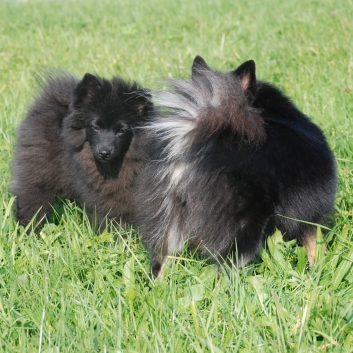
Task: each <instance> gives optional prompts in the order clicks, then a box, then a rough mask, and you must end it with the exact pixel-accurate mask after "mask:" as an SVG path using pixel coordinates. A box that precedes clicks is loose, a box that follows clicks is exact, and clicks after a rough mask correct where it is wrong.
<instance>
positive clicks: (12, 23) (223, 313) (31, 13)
mask: <svg viewBox="0 0 353 353" xmlns="http://www.w3.org/2000/svg"><path fill="white" fill-rule="evenodd" d="M352 19H353V1H352V0H343V1H334V0H308V1H294V0H291V1H280V0H269V1H262V0H253V1H237V2H236V1H231V0H207V1H206V0H196V1H193V0H190V1H181V0H174V1H169V2H167V1H163V0H146V1H137V0H118V1H113V0H110V1H109V0H100V1H93V0H72V1H59V0H52V1H49V0H47V1H44V0H43V1H38V0H27V1H0V93H1V94H0V352H30V353H31V352H43V353H44V352H45V353H59V352H81V353H82V352H215V353H218V352H242V353H245V352H305V353H306V352H353V265H352V264H353V39H352V38H353V36H352V33H353V21H352ZM196 54H200V55H202V56H203V57H204V58H205V60H206V61H207V63H208V64H209V65H210V66H213V67H216V68H218V69H221V70H230V69H232V68H236V67H237V66H238V65H239V64H241V63H242V62H243V61H245V60H249V59H254V60H255V62H256V65H257V76H258V77H259V78H261V79H263V80H266V81H269V82H272V83H274V84H276V85H277V86H278V87H280V88H281V89H282V90H283V91H284V92H285V93H286V94H287V95H289V96H290V97H291V98H292V99H293V101H294V102H295V103H296V104H297V105H298V107H299V108H301V109H302V110H303V111H304V112H305V113H306V114H308V115H309V116H310V117H312V118H313V120H314V121H315V122H316V123H317V124H318V125H319V126H320V127H321V128H322V129H323V131H324V133H325V135H326V137H327V139H328V141H329V144H330V146H331V147H332V149H333V151H334V153H335V156H336V158H337V168H338V173H339V190H338V193H337V198H336V205H335V210H334V214H333V215H332V219H331V220H330V222H329V223H328V224H326V225H325V226H326V227H327V228H329V229H328V230H327V229H322V232H321V230H320V229H318V234H319V238H318V239H319V242H318V243H319V244H318V260H317V262H316V264H315V265H314V266H313V267H309V265H308V264H307V262H306V254H305V250H304V249H303V248H302V247H300V246H298V245H297V244H296V243H295V241H291V242H286V243H284V242H283V241H282V237H281V234H278V233H276V234H275V235H274V237H272V238H270V239H269V240H268V242H267V244H266V246H265V248H264V249H263V250H262V251H261V254H260V256H259V257H258V258H257V259H256V260H255V261H254V262H253V263H251V264H249V265H247V266H246V267H244V268H243V269H241V270H239V271H237V272H235V271H233V272H232V274H231V276H227V275H226V274H225V273H224V274H221V275H219V274H218V272H217V268H216V267H215V266H214V265H212V264H210V263H208V262H207V261H206V260H205V259H203V258H201V257H199V256H197V254H193V253H190V252H188V251H186V250H185V251H184V252H183V254H182V255H181V256H180V257H175V258H171V259H170V260H169V261H168V264H167V267H166V269H165V271H164V278H163V279H157V280H151V279H150V278H149V260H148V254H147V252H146V250H145V249H144V247H143V246H142V245H141V241H140V236H139V234H138V233H137V232H136V231H135V230H133V229H126V230H125V231H118V230H116V231H115V232H111V233H109V232H105V233H103V234H102V235H100V236H98V235H97V234H95V233H94V232H93V231H92V229H91V227H90V224H89V222H88V220H87V216H86V214H85V212H84V210H82V209H81V208H79V207H78V206H77V205H76V204H75V203H74V202H72V201H68V200H61V199H58V200H57V202H56V205H55V209H54V212H53V214H52V216H51V217H50V219H49V221H48V223H47V224H46V225H45V226H44V228H43V230H42V232H41V233H40V236H35V235H34V234H30V235H26V234H25V233H24V229H23V228H22V227H20V226H19V225H18V224H17V223H16V222H15V220H14V217H13V215H12V206H13V202H14V198H13V197H12V195H11V194H9V192H8V186H9V183H10V180H11V160H12V156H13V150H14V144H15V141H16V128H17V126H18V125H19V123H20V121H21V120H22V119H23V117H24V115H25V112H26V107H27V104H29V103H30V102H31V99H32V98H31V95H32V94H33V93H35V91H36V87H37V85H36V80H35V73H37V72H38V71H40V70H42V69H43V68H51V67H55V68H61V69H66V70H68V71H70V72H72V73H74V74H75V75H77V76H79V77H82V76H83V75H84V73H85V72H91V73H97V74H99V75H101V76H105V77H108V78H109V77H111V76H112V75H121V76H123V77H124V78H127V79H134V80H137V81H138V82H139V83H140V84H142V85H143V86H146V87H151V88H157V87H161V86H162V85H163V78H164V77H188V76H189V75H190V66H191V63H192V59H193V58H194V56H195V55H196ZM322 233H323V236H322ZM116 237H117V238H118V241H116V240H115V239H116ZM323 239H324V240H325V243H326V246H324V244H323Z"/></svg>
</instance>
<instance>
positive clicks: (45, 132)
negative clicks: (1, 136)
mask: <svg viewBox="0 0 353 353" xmlns="http://www.w3.org/2000/svg"><path fill="white" fill-rule="evenodd" d="M150 110H151V103H150V99H149V98H148V93H147V92H146V91H145V90H143V89H141V88H140V87H139V86H138V85H137V84H136V83H134V82H133V83H127V82H125V81H124V80H122V79H121V78H120V77H114V78H112V79H111V80H110V81H108V80H105V79H102V78H100V77H97V76H94V75H91V74H86V75H85V76H84V77H83V79H82V80H78V79H77V78H75V77H74V76H72V75H70V74H68V73H63V72H58V73H55V74H54V75H48V77H47V78H46V79H45V80H43V81H42V82H41V90H40V91H39V93H38V96H37V97H36V98H35V100H34V103H33V104H32V105H31V106H30V107H29V109H28V113H27V116H26V118H25V119H24V121H23V122H22V124H21V125H20V127H19V129H18V136H17V145H16V152H15V158H14V165H13V183H12V186H11V190H12V192H13V193H14V194H15V195H16V196H17V199H16V218H17V219H18V220H19V221H20V223H21V224H23V225H24V226H26V225H27V224H28V222H29V221H30V220H31V219H32V217H33V216H34V215H35V214H36V213H37V212H38V214H37V221H40V220H42V219H43V217H44V216H45V215H46V214H47V213H48V211H49V209H50V207H51V205H52V204H53V201H54V198H55V195H56V194H57V193H59V192H61V193H64V195H65V196H66V197H69V198H75V199H76V201H77V202H78V203H79V204H81V205H82V206H85V207H86V209H87V210H88V211H89V213H90V216H91V219H92V221H94V222H96V223H97V226H100V225H101V222H102V221H103V219H104V217H105V216H107V215H108V217H109V218H110V219H116V220H118V221H119V220H120V218H123V220H125V219H126V218H128V217H129V215H130V213H131V200H130V198H131V190H132V188H133V181H134V178H135V176H136V174H137V173H138V172H139V170H140V168H141V166H142V162H141V160H140V158H139V155H138V153H137V152H136V151H137V150H136V148H135V147H136V146H135V145H136V141H135V138H134V128H135V127H136V126H137V125H139V124H140V123H141V122H143V121H144V120H145V119H146V118H147V116H148V115H149V113H150Z"/></svg>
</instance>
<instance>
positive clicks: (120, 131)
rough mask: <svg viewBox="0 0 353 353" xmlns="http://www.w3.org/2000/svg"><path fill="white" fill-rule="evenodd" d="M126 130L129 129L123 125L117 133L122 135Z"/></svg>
mask: <svg viewBox="0 0 353 353" xmlns="http://www.w3.org/2000/svg"><path fill="white" fill-rule="evenodd" d="M126 131H127V130H126V129H124V128H123V127H122V128H121V129H119V130H118V132H117V133H116V134H117V135H122V134H125V132H126Z"/></svg>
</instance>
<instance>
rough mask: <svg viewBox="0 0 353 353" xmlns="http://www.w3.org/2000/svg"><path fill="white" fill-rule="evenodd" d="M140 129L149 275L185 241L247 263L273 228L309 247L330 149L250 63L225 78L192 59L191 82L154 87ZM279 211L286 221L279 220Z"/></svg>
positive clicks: (324, 205) (140, 219) (324, 192)
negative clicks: (150, 116) (152, 108)
mask: <svg viewBox="0 0 353 353" xmlns="http://www.w3.org/2000/svg"><path fill="white" fill-rule="evenodd" d="M157 103H159V104H161V105H162V106H164V107H167V108H168V109H169V110H166V111H164V113H163V112H162V113H161V114H160V115H158V116H157V117H156V118H155V120H154V121H152V122H151V123H150V124H149V125H148V126H147V127H146V129H145V131H146V135H145V136H146V139H147V141H149V143H147V147H146V150H147V151H150V154H151V155H150V159H151V161H150V162H149V163H148V164H147V165H146V167H145V168H144V169H143V171H142V173H141V174H140V177H139V188H138V192H137V193H136V195H137V196H136V207H137V215H136V219H137V224H139V225H140V226H141V230H142V234H143V238H142V240H143V242H144V243H145V244H146V246H147V247H148V248H149V250H150V252H151V267H152V273H153V274H154V275H158V274H159V273H160V270H161V267H162V264H163V261H164V259H165V258H166V257H167V256H168V255H169V254H170V253H178V252H180V251H181V248H182V245H183V243H184V242H185V241H186V242H188V244H189V246H191V247H193V248H197V249H198V250H199V251H201V252H202V253H203V254H205V255H206V256H211V257H213V258H216V259H217V260H221V261H224V260H225V258H226V257H227V255H229V254H232V258H233V262H235V263H236V264H237V265H240V266H241V265H244V264H246V263H247V262H249V261H250V260H252V259H253V258H254V256H255V255H256V253H257V252H258V249H259V248H260V247H261V245H262V244H263V240H264V238H265V236H267V235H270V234H271V233H272V232H273V231H274V229H275V227H278V228H279V229H280V230H281V231H282V232H283V233H284V234H285V236H286V237H287V238H297V239H298V240H299V241H300V242H301V243H302V244H304V245H306V246H307V248H308V250H309V252H310V253H311V254H313V253H314V244H315V237H314V234H316V233H314V230H315V228H314V227H313V226H310V225H308V224H307V223H302V222H298V221H293V220H291V219H288V217H289V218H295V219H299V220H303V221H306V222H315V223H320V222H321V221H323V220H324V219H325V217H326V216H327V215H328V214H329V212H330V211H331V209H332V205H333V199H334V195H335V186H336V177H335V166H334V159H333V156H332V153H331V152H330V150H329V148H328V145H327V143H326V141H325V138H324V136H323V134H322V132H321V131H320V129H318V128H317V127H316V126H315V125H314V124H313V123H311V122H310V120H309V119H308V118H307V117H306V116H305V115H303V114H302V113H301V112H300V111H299V110H298V109H297V108H295V106H294V105H293V104H292V103H291V102H290V101H289V100H288V99H287V98H286V97H284V96H283V95H282V94H281V93H280V92H279V91H278V90H277V89H275V88H274V87H272V86H270V85H268V84H265V83H263V82H261V81H257V80H256V76H255V64H254V62H253V61H248V62H246V63H244V64H243V65H241V66H239V68H238V69H236V70H234V71H233V72H229V73H226V74H222V73H220V72H218V71H215V70H212V69H210V68H209V67H208V66H207V64H206V63H205V62H204V60H203V59H202V58H200V57H196V58H195V60H194V64H193V69H192V80H191V81H185V80H173V81H172V89H171V90H169V91H163V92H159V93H157ZM279 213H280V214H281V215H282V216H284V217H287V218H284V217H281V216H279V215H278V214H279Z"/></svg>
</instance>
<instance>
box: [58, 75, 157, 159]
mask: <svg viewBox="0 0 353 353" xmlns="http://www.w3.org/2000/svg"><path fill="white" fill-rule="evenodd" d="M151 109H152V103H151V102H150V97H149V93H148V91H147V90H144V89H141V88H140V87H138V85H137V84H136V83H126V82H125V81H124V80H122V79H121V78H120V77H114V78H113V79H112V80H110V81H108V80H105V79H102V78H100V77H97V76H94V75H91V74H89V73H86V74H85V76H84V77H83V79H82V80H81V81H80V82H79V83H78V85H77V87H76V89H75V90H74V92H73V96H72V102H71V108H70V110H71V114H70V115H69V116H67V117H66V118H65V120H64V128H63V138H64V140H65V142H66V143H67V144H69V145H70V146H71V147H73V148H75V149H80V148H81V147H82V145H83V144H84V142H85V141H88V142H89V144H90V147H91V150H92V154H93V156H94V158H95V160H96V162H98V163H100V164H107V163H113V164H116V163H118V164H121V162H122V160H123V159H124V156H125V154H126V152H127V151H128V150H129V146H130V143H131V140H132V138H133V135H134V132H133V131H134V128H135V127H136V126H138V125H139V124H141V123H143V122H144V121H145V120H146V118H147V117H148V115H149V114H150V112H151Z"/></svg>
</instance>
